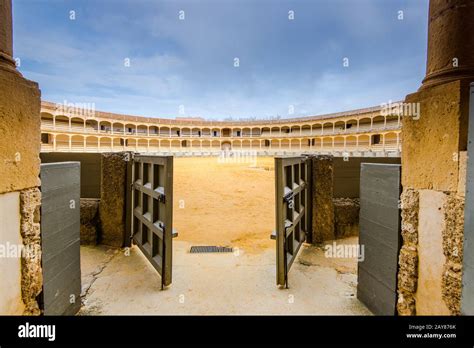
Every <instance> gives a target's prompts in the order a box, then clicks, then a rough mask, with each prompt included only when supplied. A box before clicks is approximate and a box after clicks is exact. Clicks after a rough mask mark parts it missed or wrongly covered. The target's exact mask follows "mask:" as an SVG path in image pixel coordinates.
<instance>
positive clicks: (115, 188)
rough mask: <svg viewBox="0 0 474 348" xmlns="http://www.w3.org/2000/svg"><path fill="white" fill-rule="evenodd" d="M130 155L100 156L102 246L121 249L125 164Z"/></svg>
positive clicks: (124, 218)
mask: <svg viewBox="0 0 474 348" xmlns="http://www.w3.org/2000/svg"><path fill="white" fill-rule="evenodd" d="M127 159H128V160H130V159H131V154H130V153H127V152H110V153H103V154H102V161H101V174H100V175H101V179H100V204H99V220H100V237H99V241H100V242H101V243H102V244H105V245H110V246H114V247H122V246H123V245H124V241H125V238H126V237H125V234H126V233H127V227H126V198H127V196H126V192H125V189H126V182H127V164H128V161H127Z"/></svg>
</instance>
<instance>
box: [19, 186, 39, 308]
mask: <svg viewBox="0 0 474 348" xmlns="http://www.w3.org/2000/svg"><path fill="white" fill-rule="evenodd" d="M40 207H41V192H40V191H39V189H38V188H31V189H27V190H23V191H21V193H20V215H21V223H20V232H21V237H22V238H23V245H24V247H25V251H26V252H25V253H23V255H22V257H21V270H22V279H21V293H22V298H23V303H24V304H25V309H24V312H23V314H24V315H39V314H41V311H40V308H39V305H38V300H39V295H40V294H41V291H42V290H43V273H42V268H41V232H40Z"/></svg>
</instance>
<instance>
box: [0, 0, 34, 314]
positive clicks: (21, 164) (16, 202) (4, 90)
mask: <svg viewBox="0 0 474 348" xmlns="http://www.w3.org/2000/svg"><path fill="white" fill-rule="evenodd" d="M11 8H12V5H11V0H0V105H1V106H2V107H1V108H0V124H1V125H2V129H3V130H6V131H2V137H1V138H0V148H1V149H2V151H0V163H1V165H0V204H2V209H5V211H16V212H18V214H17V216H15V214H13V215H12V216H9V218H11V219H12V221H13V220H14V221H13V222H12V223H10V224H8V225H5V226H2V233H1V238H2V242H4V243H7V242H8V243H10V244H13V245H18V244H19V243H21V244H22V246H23V247H24V248H25V251H26V253H23V254H22V255H19V256H18V260H17V262H15V263H16V266H15V265H13V266H14V267H10V266H9V267H7V268H4V269H2V279H9V282H8V292H9V294H10V295H12V294H13V292H15V293H16V294H17V295H15V296H10V297H5V296H2V298H0V308H7V307H5V306H4V303H3V302H2V301H11V302H12V303H14V304H15V305H14V306H13V307H12V306H10V307H9V308H10V309H8V310H2V312H0V314H16V315H20V314H33V315H36V314H40V308H39V305H38V302H37V298H38V295H39V294H40V292H41V290H42V270H41V235H40V221H39V220H40V214H39V211H40V209H39V208H40V202H41V194H40V192H39V189H38V186H39V171H40V159H39V153H40V146H41V131H40V91H39V89H38V84H37V83H35V82H32V81H29V80H26V79H25V78H23V76H22V75H21V74H20V73H19V72H18V71H17V70H16V66H15V61H14V60H13V58H12V57H13V49H12V47H13V42H12V12H11ZM20 246H21V245H20ZM28 251H30V252H28ZM3 262H5V261H3V260H1V259H0V263H3ZM15 269H16V270H18V271H19V272H18V273H19V274H17V272H16V271H15ZM15 279H17V281H14V280H15ZM2 290H3V289H2ZM20 295H21V296H20ZM17 304H20V305H17Z"/></svg>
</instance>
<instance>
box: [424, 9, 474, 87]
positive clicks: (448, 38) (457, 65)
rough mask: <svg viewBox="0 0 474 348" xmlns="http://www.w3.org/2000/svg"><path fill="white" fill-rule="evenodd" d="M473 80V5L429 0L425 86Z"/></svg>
mask: <svg viewBox="0 0 474 348" xmlns="http://www.w3.org/2000/svg"><path fill="white" fill-rule="evenodd" d="M464 79H473V80H474V1H472V0H430V8H429V19H428V58H427V64H426V76H425V78H424V80H423V86H422V88H424V87H428V86H433V85H439V84H444V83H448V82H452V81H456V80H464Z"/></svg>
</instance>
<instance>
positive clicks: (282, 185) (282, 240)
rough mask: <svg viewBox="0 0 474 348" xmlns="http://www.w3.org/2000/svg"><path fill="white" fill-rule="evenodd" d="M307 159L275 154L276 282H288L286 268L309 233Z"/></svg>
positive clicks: (283, 284) (309, 170)
mask: <svg viewBox="0 0 474 348" xmlns="http://www.w3.org/2000/svg"><path fill="white" fill-rule="evenodd" d="M310 163H311V161H310V160H309V159H308V158H306V157H275V197H276V199H275V209H276V211H275V212H276V214H275V216H276V278H277V279H276V282H277V285H279V286H288V272H289V270H290V268H291V266H292V264H293V262H294V260H295V259H296V257H297V255H298V251H299V250H300V248H301V246H302V245H303V242H304V241H305V240H306V237H307V236H308V235H309V234H310V233H311V227H312V224H311V210H312V207H311V197H310V193H311V185H310V182H311V167H310Z"/></svg>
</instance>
